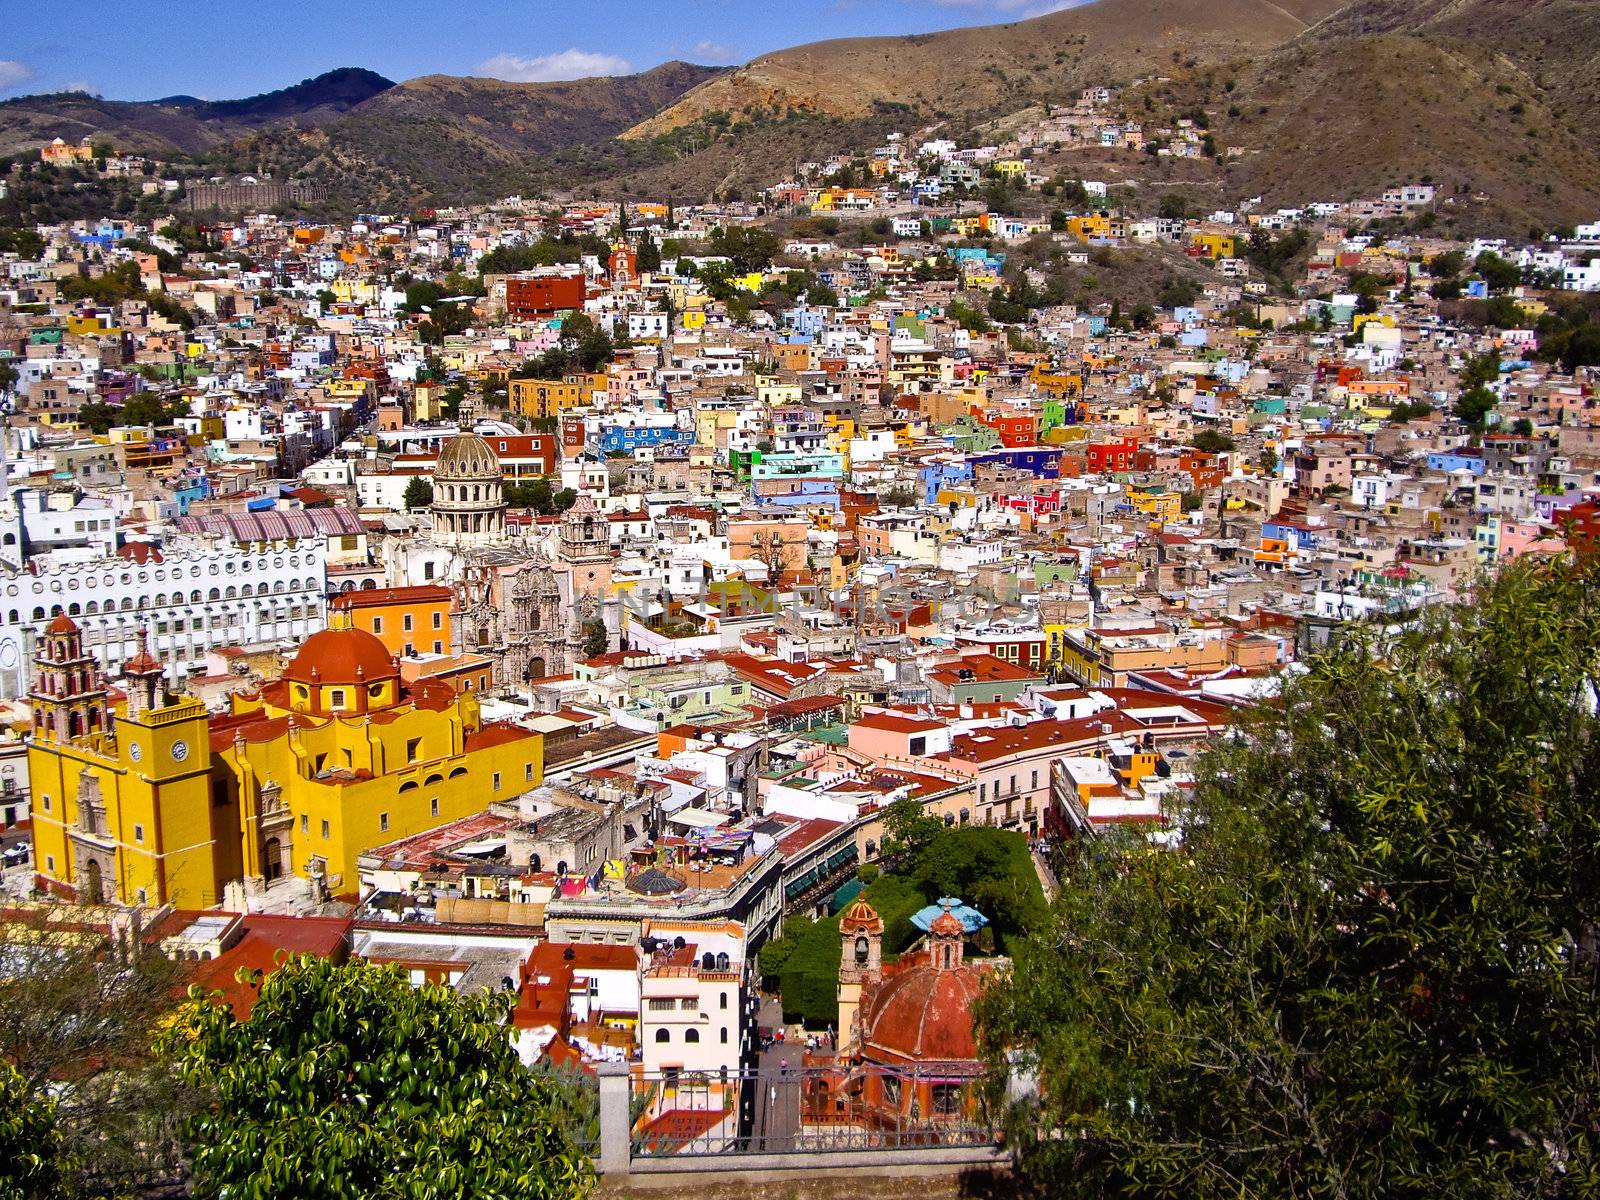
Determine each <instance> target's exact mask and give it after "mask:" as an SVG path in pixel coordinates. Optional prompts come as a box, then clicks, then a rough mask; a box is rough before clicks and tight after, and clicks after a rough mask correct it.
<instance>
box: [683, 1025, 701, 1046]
mask: <svg viewBox="0 0 1600 1200" xmlns="http://www.w3.org/2000/svg"><path fill="white" fill-rule="evenodd" d="M683 1040H684V1041H686V1042H688V1043H689V1044H690V1045H691V1046H693V1045H695V1044H696V1043H697V1042H699V1040H700V1031H699V1030H698V1029H685V1030H684V1031H683Z"/></svg>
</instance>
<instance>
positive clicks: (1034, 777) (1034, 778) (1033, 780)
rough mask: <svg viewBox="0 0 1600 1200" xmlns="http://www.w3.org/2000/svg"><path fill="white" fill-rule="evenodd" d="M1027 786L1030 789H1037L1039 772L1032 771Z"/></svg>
mask: <svg viewBox="0 0 1600 1200" xmlns="http://www.w3.org/2000/svg"><path fill="white" fill-rule="evenodd" d="M1028 787H1029V789H1030V790H1037V789H1038V787H1039V772H1037V771H1034V772H1033V773H1032V774H1031V775H1029V777H1028Z"/></svg>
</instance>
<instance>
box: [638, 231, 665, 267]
mask: <svg viewBox="0 0 1600 1200" xmlns="http://www.w3.org/2000/svg"><path fill="white" fill-rule="evenodd" d="M635 259H636V265H637V266H638V268H639V273H640V274H645V273H647V272H648V273H650V274H652V275H654V274H659V273H660V271H661V247H660V246H657V245H656V239H655V238H654V237H652V236H651V235H650V233H649V232H648V231H646V233H645V235H644V236H643V237H641V238H640V239H639V247H638V249H637V250H636V251H635Z"/></svg>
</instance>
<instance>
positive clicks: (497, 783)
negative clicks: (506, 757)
mask: <svg viewBox="0 0 1600 1200" xmlns="http://www.w3.org/2000/svg"><path fill="white" fill-rule="evenodd" d="M494 790H495V791H497V792H498V791H499V790H500V772H499V771H496V772H495V773H494ZM45 807H46V808H49V807H50V805H49V803H48V801H47V802H46V803H45Z"/></svg>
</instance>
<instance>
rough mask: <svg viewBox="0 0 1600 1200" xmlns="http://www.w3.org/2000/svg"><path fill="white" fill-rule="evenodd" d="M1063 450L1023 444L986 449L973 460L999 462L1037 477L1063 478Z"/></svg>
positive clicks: (975, 455)
mask: <svg viewBox="0 0 1600 1200" xmlns="http://www.w3.org/2000/svg"><path fill="white" fill-rule="evenodd" d="M1061 454H1062V452H1061V450H1059V449H1057V448H1054V447H1046V446H1023V447H1019V448H1017V449H1014V450H986V451H984V452H983V453H982V454H974V455H973V456H972V458H971V460H970V461H971V462H972V464H973V465H974V466H976V465H977V464H978V463H998V464H1000V465H1001V466H1004V467H1010V468H1011V469H1012V470H1014V471H1026V472H1028V473H1029V474H1030V475H1032V476H1033V477H1034V478H1035V479H1060V478H1061Z"/></svg>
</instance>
